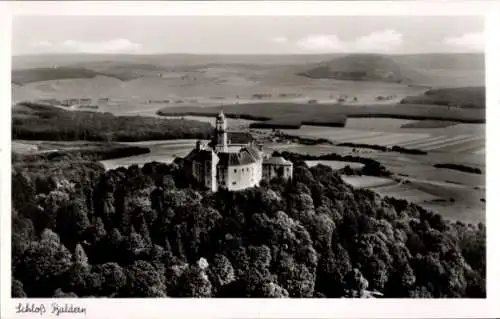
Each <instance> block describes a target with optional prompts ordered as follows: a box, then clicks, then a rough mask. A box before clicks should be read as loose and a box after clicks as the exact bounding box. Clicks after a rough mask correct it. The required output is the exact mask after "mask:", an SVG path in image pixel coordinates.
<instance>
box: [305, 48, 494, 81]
mask: <svg viewBox="0 0 500 319" xmlns="http://www.w3.org/2000/svg"><path fill="white" fill-rule="evenodd" d="M484 69H485V66H484V55H482V54H418V55H391V56H389V55H380V54H348V55H344V56H341V57H335V58H333V59H331V60H328V61H324V62H320V63H316V64H312V65H308V66H307V67H304V68H302V69H301V70H299V71H298V72H297V74H298V75H300V76H304V77H308V78H313V79H335V80H348V81H375V82H394V83H404V84H410V85H426V86H457V85H460V84H461V85H462V86H465V85H483V84H484Z"/></svg>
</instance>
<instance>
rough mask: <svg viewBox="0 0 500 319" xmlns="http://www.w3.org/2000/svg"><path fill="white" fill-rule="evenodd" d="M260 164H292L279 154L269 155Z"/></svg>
mask: <svg viewBox="0 0 500 319" xmlns="http://www.w3.org/2000/svg"><path fill="white" fill-rule="evenodd" d="M262 164H264V165H284V166H288V165H292V162H290V161H287V160H286V159H284V158H283V157H281V156H273V157H270V158H266V159H265V160H264V162H263V163H262Z"/></svg>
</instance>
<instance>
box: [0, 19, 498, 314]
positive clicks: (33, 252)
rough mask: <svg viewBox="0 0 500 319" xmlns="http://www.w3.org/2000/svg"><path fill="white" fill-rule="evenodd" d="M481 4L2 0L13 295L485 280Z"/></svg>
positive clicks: (444, 284)
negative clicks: (314, 6)
mask: <svg viewBox="0 0 500 319" xmlns="http://www.w3.org/2000/svg"><path fill="white" fill-rule="evenodd" d="M378 12H379V11H378ZM485 23H486V22H485V17H484V16H481V15H465V14H464V15H407V16H405V15H381V14H374V15H366V14H364V15H360V16H354V15H334V14H328V15H327V14H325V15H319V16H318V15H311V16H304V15H297V16H293V15H283V16H258V15H248V16H241V15H238V16H231V15H219V16H209V15H170V16H169V15H157V16H151V15H148V16H142V15H140V14H137V15H113V14H111V13H110V14H109V15H102V14H99V15H71V16H70V15H60V14H58V15H21V16H13V17H12V26H11V35H12V39H11V47H10V55H11V70H10V86H11V90H10V91H11V96H10V97H11V110H10V114H11V115H10V117H11V118H10V126H11V128H10V130H11V133H10V134H11V135H10V136H11V145H10V161H11V163H10V165H11V170H10V171H6V172H5V174H6V175H7V176H2V177H3V178H4V179H5V178H7V182H9V175H10V182H11V186H10V188H11V189H10V192H11V194H10V195H9V196H10V198H11V204H10V205H11V209H10V220H11V225H10V227H11V228H10V240H9V239H8V238H7V239H6V238H2V249H3V247H4V244H6V245H9V243H10V245H11V246H10V265H9V266H10V267H11V268H10V278H11V280H10V283H8V282H2V285H10V294H11V296H10V297H11V298H14V299H16V298H20V299H19V301H22V300H24V299H26V300H29V299H31V298H48V299H51V300H55V302H60V303H61V306H60V308H57V309H56V310H54V309H53V307H56V306H54V304H52V306H50V305H48V306H44V307H43V309H41V308H40V307H39V308H37V304H32V303H16V305H17V304H19V305H18V306H17V308H16V310H17V311H16V312H17V313H23V312H24V313H36V312H39V314H43V313H42V312H47V314H49V313H51V312H52V313H53V312H54V311H56V312H57V315H59V313H61V314H62V313H72V314H73V315H76V314H78V313H79V312H83V311H85V309H84V308H79V307H78V306H68V305H66V306H64V304H63V303H62V301H63V300H66V299H62V298H70V299H73V300H74V299H80V298H81V299H91V298H101V299H102V298H156V300H158V298H211V299H220V298H231V299H235V298H269V299H272V298H310V299H325V298H326V299H332V302H334V300H336V299H367V298H368V299H394V298H397V299H402V298H404V299H443V298H449V299H457V298H459V299H461V298H463V299H486V298H487V297H489V296H488V294H487V277H488V276H487V272H486V255H487V254H486V250H487V249H486V246H487V245H486V229H487V224H486V200H487V199H486V197H487V196H486V104H487V103H486V74H487V68H486V66H485V65H486V64H485V45H486V35H485V34H486V33H485ZM6 106H7V105H5V107H6ZM5 129H8V127H5ZM6 150H8V149H4V150H3V152H5V151H6ZM2 174H4V172H3V171H2ZM488 200H490V198H489V197H488ZM4 213H5V212H2V214H4ZM488 225H491V224H488ZM490 227H495V226H494V225H493V226H490ZM490 230H491V229H490ZM2 237H5V235H4V236H2ZM488 274H489V272H488ZM16 300H17V299H16ZM68 300H69V299H68ZM164 300H168V299H164ZM125 302H126V301H125ZM45 307H47V309H45Z"/></svg>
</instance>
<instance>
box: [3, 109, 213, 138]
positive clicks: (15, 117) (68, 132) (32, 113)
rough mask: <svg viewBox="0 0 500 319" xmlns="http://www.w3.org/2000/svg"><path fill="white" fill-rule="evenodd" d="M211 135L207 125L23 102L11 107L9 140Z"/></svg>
mask: <svg viewBox="0 0 500 319" xmlns="http://www.w3.org/2000/svg"><path fill="white" fill-rule="evenodd" d="M211 134H212V127H211V126H210V124H209V123H202V122H199V121H191V120H183V119H157V118H152V117H141V116H114V115H112V114H110V113H99V112H87V111H67V110H64V109H61V108H57V107H54V106H50V105H43V104H36V103H29V102H25V103H22V104H18V105H16V106H14V107H13V110H12V138H13V139H24V140H51V141H76V140H87V141H120V142H133V141H143V140H161V139H179V138H193V139H195V138H199V139H208V138H210V136H211Z"/></svg>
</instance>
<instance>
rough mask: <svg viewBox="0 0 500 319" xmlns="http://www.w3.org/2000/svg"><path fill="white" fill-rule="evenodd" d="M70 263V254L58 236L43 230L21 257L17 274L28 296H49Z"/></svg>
mask: <svg viewBox="0 0 500 319" xmlns="http://www.w3.org/2000/svg"><path fill="white" fill-rule="evenodd" d="M71 264H72V256H71V253H70V252H69V251H68V249H67V248H66V247H65V246H64V245H62V244H61V243H60V241H59V236H57V234H55V233H53V232H52V231H50V230H45V231H44V232H43V234H42V239H41V240H40V241H33V242H31V243H30V244H29V246H28V248H27V249H26V251H25V252H24V254H23V256H22V257H21V260H20V263H19V266H18V269H17V274H15V277H16V278H18V279H20V280H21V281H22V282H23V284H24V285H25V286H24V289H25V291H26V293H27V294H28V296H32V297H50V296H52V292H53V291H54V290H55V289H56V288H58V287H57V286H58V285H59V282H60V280H61V278H63V275H64V273H65V272H66V271H67V270H68V269H69V267H70V266H71Z"/></svg>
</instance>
